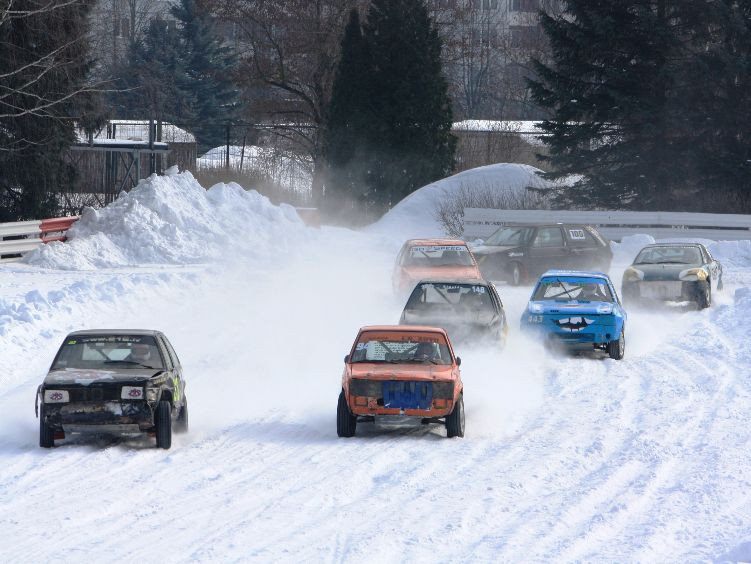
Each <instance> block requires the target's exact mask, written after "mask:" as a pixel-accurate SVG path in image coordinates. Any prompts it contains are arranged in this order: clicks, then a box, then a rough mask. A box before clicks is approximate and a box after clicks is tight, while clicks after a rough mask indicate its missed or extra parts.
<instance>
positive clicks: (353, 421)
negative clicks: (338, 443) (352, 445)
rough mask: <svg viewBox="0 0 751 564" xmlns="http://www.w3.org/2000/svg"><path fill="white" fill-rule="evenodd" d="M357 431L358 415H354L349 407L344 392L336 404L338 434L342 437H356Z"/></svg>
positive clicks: (340, 394)
mask: <svg viewBox="0 0 751 564" xmlns="http://www.w3.org/2000/svg"><path fill="white" fill-rule="evenodd" d="M356 430H357V415H353V414H352V412H351V411H350V410H349V406H348V405H347V396H345V395H344V390H342V391H341V392H340V393H339V402H338V403H337V404H336V434H337V435H339V436H340V437H354V436H355V431H356Z"/></svg>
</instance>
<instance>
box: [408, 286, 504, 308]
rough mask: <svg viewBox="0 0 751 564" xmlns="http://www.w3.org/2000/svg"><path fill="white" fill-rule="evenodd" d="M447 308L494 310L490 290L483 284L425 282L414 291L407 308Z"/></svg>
mask: <svg viewBox="0 0 751 564" xmlns="http://www.w3.org/2000/svg"><path fill="white" fill-rule="evenodd" d="M441 307H443V308H446V309H450V310H455V311H459V312H461V311H471V312H476V311H492V310H493V309H494V308H493V300H492V299H491V298H490V291H489V290H488V288H487V286H484V285H482V284H452V283H448V282H446V283H439V282H423V283H422V284H418V285H417V287H415V289H414V290H413V291H412V295H411V296H410V297H409V300H408V301H407V305H406V306H405V309H408V310H420V309H432V308H441Z"/></svg>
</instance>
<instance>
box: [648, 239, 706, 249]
mask: <svg viewBox="0 0 751 564" xmlns="http://www.w3.org/2000/svg"><path fill="white" fill-rule="evenodd" d="M703 246H704V244H703V243H694V242H692V241H684V242H676V243H650V244H649V245H644V247H643V248H642V250H644V249H651V248H655V247H703Z"/></svg>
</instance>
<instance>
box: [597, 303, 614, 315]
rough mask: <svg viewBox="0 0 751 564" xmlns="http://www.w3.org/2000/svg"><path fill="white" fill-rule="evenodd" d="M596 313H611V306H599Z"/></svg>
mask: <svg viewBox="0 0 751 564" xmlns="http://www.w3.org/2000/svg"><path fill="white" fill-rule="evenodd" d="M597 313H603V314H608V313H613V304H601V305H598V306H597Z"/></svg>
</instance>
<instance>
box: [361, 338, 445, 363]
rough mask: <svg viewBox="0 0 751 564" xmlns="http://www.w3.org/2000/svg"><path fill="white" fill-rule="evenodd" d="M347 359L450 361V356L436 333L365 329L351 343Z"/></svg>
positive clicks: (395, 361) (415, 361)
mask: <svg viewBox="0 0 751 564" xmlns="http://www.w3.org/2000/svg"><path fill="white" fill-rule="evenodd" d="M351 362H388V363H392V364H451V362H452V359H451V353H450V351H449V347H448V344H447V343H446V339H445V338H444V336H443V335H441V334H440V333H406V332H405V333H380V332H379V333H374V332H365V333H363V334H362V335H360V338H359V339H358V341H357V344H356V345H355V351H354V353H352V358H351Z"/></svg>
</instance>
